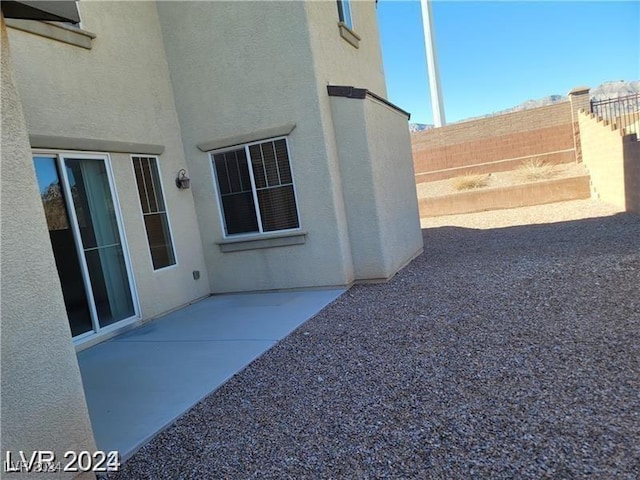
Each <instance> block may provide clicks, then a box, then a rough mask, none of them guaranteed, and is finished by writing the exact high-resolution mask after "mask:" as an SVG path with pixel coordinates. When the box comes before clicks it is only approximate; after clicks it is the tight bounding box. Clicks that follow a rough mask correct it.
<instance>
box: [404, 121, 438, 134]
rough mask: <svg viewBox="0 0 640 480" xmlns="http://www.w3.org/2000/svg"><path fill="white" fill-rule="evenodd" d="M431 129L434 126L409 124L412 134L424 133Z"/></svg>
mask: <svg viewBox="0 0 640 480" xmlns="http://www.w3.org/2000/svg"><path fill="white" fill-rule="evenodd" d="M430 128H433V125H431V124H426V123H410V124H409V131H410V132H411V133H416V132H424V131H425V130H429V129H430Z"/></svg>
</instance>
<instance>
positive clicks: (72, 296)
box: [34, 156, 93, 337]
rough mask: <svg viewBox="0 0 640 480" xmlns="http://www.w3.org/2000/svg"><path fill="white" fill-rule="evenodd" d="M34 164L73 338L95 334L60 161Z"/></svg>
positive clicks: (37, 159) (49, 159)
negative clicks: (60, 172) (58, 162)
mask: <svg viewBox="0 0 640 480" xmlns="http://www.w3.org/2000/svg"><path fill="white" fill-rule="evenodd" d="M34 164H35V168H36V177H37V179H38V186H39V189H40V197H41V199H42V205H43V207H44V213H45V216H46V218H47V226H48V227H49V238H50V240H51V247H52V249H53V255H54V257H55V261H56V267H57V269H58V277H59V278H60V284H61V286H62V295H63V297H64V304H65V307H66V309H67V316H68V317H69V324H70V326H71V334H72V335H73V336H74V337H75V336H78V335H81V334H83V333H87V332H91V331H92V330H93V323H92V321H91V311H90V309H89V303H88V300H87V293H86V290H85V287H84V280H83V276H82V269H81V267H80V260H79V258H78V251H77V250H76V248H75V242H74V239H73V231H72V228H71V222H70V220H69V213H68V211H67V204H66V202H65V199H64V194H63V191H62V185H61V182H60V175H59V174H58V169H57V166H56V158H55V157H45V156H42V157H35V158H34Z"/></svg>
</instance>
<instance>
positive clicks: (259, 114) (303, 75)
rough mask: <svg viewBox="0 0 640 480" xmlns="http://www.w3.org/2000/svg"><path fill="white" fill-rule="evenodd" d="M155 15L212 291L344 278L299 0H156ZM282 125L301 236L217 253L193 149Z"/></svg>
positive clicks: (215, 214)
mask: <svg viewBox="0 0 640 480" xmlns="http://www.w3.org/2000/svg"><path fill="white" fill-rule="evenodd" d="M158 12H159V14H160V20H161V25H162V31H163V36H164V42H165V48H166V54H167V59H168V63H169V66H170V71H171V80H172V84H173V88H174V94H175V99H176V106H177V111H178V114H179V117H180V123H181V127H182V133H183V142H184V148H185V153H186V157H187V160H188V162H189V164H190V169H191V171H190V173H191V177H192V179H193V191H194V195H195V197H196V208H197V212H198V217H199V219H200V228H201V231H202V242H203V246H204V249H205V255H206V258H207V264H208V268H209V272H210V274H211V281H212V290H213V292H214V293H219V292H225V291H238V290H262V289H274V288H291V287H306V286H320V285H341V284H342V285H344V284H347V283H349V282H350V281H352V279H353V272H352V268H351V265H352V261H351V256H350V249H349V239H348V234H347V228H346V223H345V222H346V220H345V217H344V206H343V205H342V203H341V202H342V196H341V190H340V188H341V184H340V179H339V175H338V177H337V179H336V172H337V169H335V168H331V167H330V166H329V165H328V163H327V156H328V155H327V151H326V150H327V146H326V143H325V130H324V129H323V127H322V123H321V119H320V111H319V110H320V108H319V99H318V90H317V83H316V72H315V70H314V66H313V55H314V52H312V49H311V43H310V38H309V35H310V34H309V29H310V26H309V24H308V19H307V11H306V6H305V3H303V2H289V1H285V2H271V1H269V2H265V1H256V2H244V1H242V2H159V3H158ZM333 26H334V27H336V25H335V23H334V25H333ZM336 28H337V27H336ZM350 48H352V47H350ZM325 95H326V94H325ZM285 124H295V128H294V129H293V131H291V133H290V134H289V135H288V145H289V149H290V152H289V153H290V158H291V168H292V171H293V177H294V180H295V191H296V196H297V206H298V209H299V213H300V227H301V230H303V231H305V232H306V233H307V236H306V242H305V243H304V244H303V245H292V246H284V247H278V248H267V249H249V250H246V251H235V252H233V253H229V252H222V251H221V247H220V245H219V243H220V242H222V241H224V240H225V234H224V225H223V221H222V217H221V212H220V209H219V200H218V196H217V192H216V190H215V187H214V185H215V178H214V176H213V169H212V165H211V158H210V156H209V154H208V153H207V152H206V151H201V150H200V149H199V148H198V145H201V144H203V143H210V144H213V143H216V144H217V145H218V146H232V145H233V144H234V140H229V139H233V138H237V137H238V136H242V137H244V138H245V139H247V141H249V139H252V138H253V139H254V140H260V138H254V137H255V136H256V135H258V136H259V134H258V133H256V132H261V131H264V130H268V129H272V128H274V127H278V126H281V125H285ZM225 142H226V144H228V145H225Z"/></svg>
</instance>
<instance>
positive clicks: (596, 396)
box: [111, 202, 640, 480]
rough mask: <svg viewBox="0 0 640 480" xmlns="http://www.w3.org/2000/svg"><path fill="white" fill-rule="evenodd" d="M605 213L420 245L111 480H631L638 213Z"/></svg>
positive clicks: (569, 214) (453, 230)
mask: <svg viewBox="0 0 640 480" xmlns="http://www.w3.org/2000/svg"><path fill="white" fill-rule="evenodd" d="M607 208H608V207H606V206H603V205H601V204H598V203H594V202H568V203H566V204H556V205H551V206H546V207H535V209H518V210H511V211H508V212H507V211H504V212H499V213H498V212H489V213H482V214H471V215H464V216H457V218H456V219H454V220H456V222H457V224H454V223H452V220H451V219H448V220H443V221H445V222H447V223H446V225H449V226H441V227H437V228H430V229H426V230H424V231H423V234H424V242H425V251H424V253H423V254H422V255H421V256H419V257H418V258H416V259H415V260H414V261H413V262H412V263H411V264H410V265H408V266H407V267H406V268H404V269H403V270H402V271H401V272H399V273H398V274H397V275H396V276H395V277H394V278H393V279H392V280H391V281H389V282H387V283H384V284H377V285H359V286H355V287H353V288H351V289H350V290H349V291H348V292H346V293H345V294H343V295H342V296H341V297H340V298H338V299H337V300H336V301H335V302H333V303H332V304H331V305H329V306H328V307H327V308H325V309H324V310H323V311H322V312H320V313H319V314H318V315H317V316H316V317H314V318H313V319H311V320H310V321H308V322H307V323H305V324H304V325H302V326H301V327H300V328H299V329H298V330H296V331H295V332H294V333H293V334H292V335H290V336H289V337H287V338H286V339H284V340H283V341H282V342H280V343H279V344H278V345H276V346H275V347H274V348H273V349H271V350H270V351H268V352H267V353H266V354H264V355H263V356H262V357H260V358H259V359H257V360H256V361H255V362H253V363H252V364H251V365H249V366H248V367H247V368H246V369H245V370H243V371H242V372H240V373H238V374H237V375H236V376H234V377H233V378H232V379H231V380H230V381H229V382H227V383H226V384H225V385H223V386H222V387H221V388H220V389H219V390H218V391H216V392H214V393H213V394H211V395H210V396H209V397H207V398H206V399H204V400H203V401H202V402H201V403H199V404H198V405H197V406H195V407H194V408H193V409H192V410H190V411H189V412H188V413H186V414H185V415H184V416H183V417H182V418H180V419H179V420H178V421H177V422H176V423H175V425H173V426H172V427H171V428H169V429H167V430H166V431H164V432H163V433H161V434H160V435H158V436H157V437H156V438H155V439H153V440H152V441H151V442H150V443H149V444H147V445H146V446H144V447H143V448H142V449H141V450H140V451H138V453H136V454H135V455H134V456H133V457H132V458H131V459H130V460H129V461H127V462H126V463H125V464H124V466H123V470H122V472H120V473H119V474H112V475H111V478H114V479H115V478H117V479H135V480H140V479H219V478H225V479H319V478H327V479H330V478H333V479H342V478H349V479H373V478H376V479H377V478H397V479H413V478H415V479H447V480H448V479H467V478H469V479H476V478H477V479H514V478H517V479H542V478H549V479H552V478H553V479H556V478H557V479H574V478H594V479H610V478H616V479H628V480H632V479H633V480H636V479H637V478H638V475H639V473H640V395H639V393H638V392H640V294H639V288H640V252H639V245H640V216H638V215H632V214H620V213H619V214H615V215H607V212H609V213H613V212H612V211H611V210H607ZM576 218H579V219H578V220H576ZM508 219H511V220H518V221H519V222H524V221H529V220H535V221H536V223H537V224H535V225H523V226H511V227H508V228H492V229H490V228H489V226H490V225H493V226H494V227H496V226H500V227H502V226H504V225H505V224H506V222H507V220H508ZM492 221H493V224H491V222H492ZM554 222H555V223H554ZM453 225H455V226H453ZM479 226H482V229H479V228H480V227H479ZM167 380H168V381H170V379H167ZM121 428H128V426H127V425H122V426H121Z"/></svg>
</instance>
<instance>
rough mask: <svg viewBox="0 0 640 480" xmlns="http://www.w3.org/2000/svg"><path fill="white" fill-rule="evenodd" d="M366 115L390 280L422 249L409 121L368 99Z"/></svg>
mask: <svg viewBox="0 0 640 480" xmlns="http://www.w3.org/2000/svg"><path fill="white" fill-rule="evenodd" d="M364 114H365V119H366V120H365V121H366V124H367V144H368V145H369V152H370V154H371V164H372V170H373V188H374V189H375V192H376V211H377V216H378V222H379V229H380V230H379V231H380V238H381V242H382V245H383V247H384V253H385V257H384V262H385V271H386V273H387V276H389V275H391V274H393V273H395V272H396V271H397V270H398V269H399V268H401V267H403V266H404V265H405V264H406V263H407V262H408V261H409V260H411V259H412V258H414V257H415V256H416V255H418V254H419V253H420V252H421V251H422V246H423V245H422V231H421V229H420V215H419V213H418V195H417V193H416V185H415V182H414V181H413V179H414V176H415V175H414V170H413V159H412V156H411V139H410V133H409V129H408V128H407V121H408V118H407V117H406V116H405V115H404V114H402V113H401V112H398V111H397V110H394V109H392V108H390V107H389V106H388V105H385V104H383V103H382V102H379V101H378V100H375V99H373V98H371V97H369V96H368V97H367V98H366V99H365V102H364ZM352 241H353V240H352ZM356 241H357V240H356Z"/></svg>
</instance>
